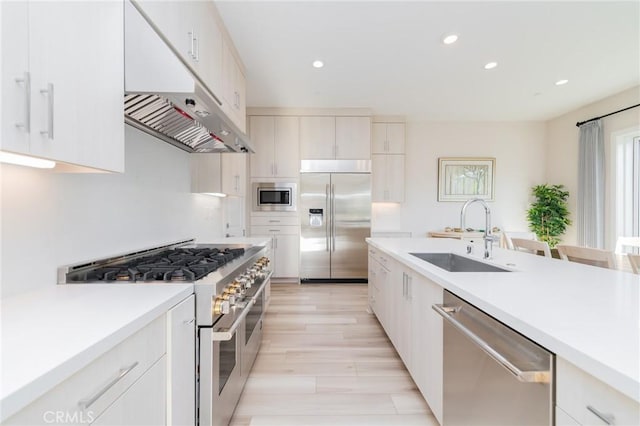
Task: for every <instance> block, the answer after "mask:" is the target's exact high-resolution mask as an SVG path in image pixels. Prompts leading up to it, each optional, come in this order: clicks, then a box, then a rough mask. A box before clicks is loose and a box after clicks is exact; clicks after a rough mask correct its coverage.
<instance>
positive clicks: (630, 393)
mask: <svg viewBox="0 0 640 426" xmlns="http://www.w3.org/2000/svg"><path fill="white" fill-rule="evenodd" d="M368 242H369V247H370V271H371V270H372V268H371V262H372V257H371V255H372V254H373V255H375V253H381V254H382V256H383V257H382V260H383V263H384V262H387V260H386V259H385V258H387V259H389V260H388V263H391V264H392V266H391V267H387V268H386V272H385V271H383V272H384V273H385V274H388V275H389V276H390V277H394V276H397V273H396V274H395V275H394V272H393V270H392V269H393V266H394V265H395V266H396V267H397V268H400V269H402V270H404V271H407V272H403V273H402V274H403V275H402V281H403V287H404V285H405V280H406V278H405V277H406V276H408V274H414V275H416V276H418V277H420V278H421V279H424V280H425V282H428V283H429V284H430V285H432V286H434V287H435V288H436V289H438V291H439V292H441V289H446V290H449V291H450V292H452V293H454V294H456V295H457V296H459V297H460V298H462V299H464V300H466V301H467V302H469V303H471V304H472V305H475V306H476V307H478V308H479V309H481V310H482V311H484V312H486V313H487V314H489V315H491V316H492V317H494V318H496V319H498V320H499V321H501V322H503V323H504V324H506V325H508V326H509V327H511V328H512V329H514V330H516V331H518V332H519V333H521V334H523V335H524V336H526V337H528V338H529V339H531V340H533V341H534V342H536V343H538V344H539V345H541V346H543V347H545V348H546V349H548V350H549V351H551V352H553V353H554V354H555V355H556V357H557V360H558V361H559V364H562V363H564V362H565V361H566V362H568V363H569V364H570V365H573V366H575V367H577V368H578V369H579V370H580V371H582V372H586V373H588V375H590V376H592V377H593V378H595V379H597V380H598V381H600V382H602V383H603V384H606V385H607V386H608V387H610V388H612V390H615V391H616V392H619V393H620V394H621V395H624V397H625V398H628V400H629V401H631V402H633V403H634V404H633V405H634V407H632V410H637V409H638V408H637V407H640V405H637V404H638V402H640V365H639V364H640V362H639V359H640V327H639V308H638V306H639V299H640V277H639V276H637V275H633V274H630V273H627V272H621V271H615V270H608V269H603V268H596V267H592V266H586V265H581V264H576V263H570V262H566V261H561V260H556V259H548V258H544V257H541V256H534V255H531V254H528V253H523V252H516V251H510V250H504V249H500V248H494V250H493V257H492V259H491V260H489V261H487V263H490V264H493V265H495V266H498V267H501V268H504V269H508V270H510V271H511V272H447V271H446V270H444V269H441V268H439V267H436V266H434V265H432V264H430V263H427V262H425V261H423V260H421V259H419V258H418V257H415V256H413V255H411V254H410V253H430V252H431V253H435V252H440V253H445V252H452V253H456V254H460V255H462V256H469V257H471V258H473V259H475V260H479V261H484V260H483V259H482V253H481V252H482V251H481V250H479V249H478V248H474V252H473V253H471V254H470V255H467V254H466V247H467V244H465V243H464V242H461V241H456V240H451V239H431V238H416V239H401V238H398V239H396V238H370V239H368ZM373 274H374V275H376V271H375V268H374V269H373ZM378 275H380V274H378ZM399 280H400V278H395V281H399ZM374 281H375V278H374ZM388 283H389V286H392V285H394V279H393V278H392V279H391V280H388ZM419 284H422V281H421V282H420V283H419ZM395 285H396V289H395V290H392V293H391V294H390V293H386V294H380V295H378V297H377V298H376V296H372V297H373V303H374V304H377V305H380V304H381V303H383V302H388V300H381V299H382V297H380V296H385V297H384V298H385V299H389V298H393V297H396V296H393V292H396V293H397V292H399V291H400V290H398V288H399V287H398V285H399V284H397V283H396V284H395ZM370 286H371V282H370ZM418 290H420V289H413V290H411V292H412V293H413V292H415V293H416V294H418V295H419V294H421V293H420V292H419V291H418ZM403 293H407V294H408V293H409V290H405V289H404V288H403ZM416 297H417V296H415V297H414V296H413V294H412V295H411V297H410V298H409V299H414V300H415V299H416ZM396 298H397V297H396ZM370 299H371V297H370ZM438 303H442V302H441V301H439V302H438ZM414 306H415V302H414ZM421 309H422V310H423V311H424V310H425V307H424V306H423V307H421ZM375 311H376V308H375V307H374V312H375ZM432 314H433V315H435V313H434V312H431V313H429V314H428V315H432ZM397 315H407V314H406V309H404V308H401V309H400V312H399V313H398V314H397ZM397 315H396V316H397ZM408 315H409V318H410V317H411V314H408ZM414 316H415V313H414ZM384 325H385V324H384V322H383V326H384ZM387 328H388V327H385V329H387ZM414 328H415V327H414ZM391 329H392V330H393V326H391ZM387 332H388V333H389V331H387ZM390 337H392V341H393V340H394V338H393V336H390ZM404 340H405V341H406V339H404ZM398 341H400V342H403V339H399V340H398ZM414 341H415V339H414ZM395 343H396V342H394V344H395ZM396 347H398V346H396ZM399 352H400V355H401V356H402V350H401V349H399ZM415 354H416V352H415V351H414V356H413V358H414V362H413V364H416V362H415V358H416V356H415ZM437 355H438V354H435V356H436V358H435V359H436V361H437V360H438V358H437ZM439 356H440V358H439V359H440V360H441V359H442V358H441V357H442V354H441V353H440V354H439ZM405 363H406V361H405ZM408 367H409V366H408ZM409 370H410V371H411V370H412V368H409ZM416 382H417V383H418V385H420V384H419V380H416ZM559 386H560V385H559ZM559 390H560V389H559ZM559 390H558V391H559ZM440 392H441V390H440ZM436 393H437V392H436ZM423 394H424V391H423ZM426 399H427V402H429V403H430V405H432V402H430V401H429V397H426ZM558 399H559V398H557V399H556V400H558ZM437 402H438V401H436V404H435V405H438V404H437ZM440 403H441V402H440ZM432 408H434V407H433V406H432ZM434 412H435V413H436V414H437V412H438V407H435V409H434ZM636 414H637V413H636ZM636 418H638V417H636ZM439 420H441V419H439ZM584 421H585V422H586V420H584Z"/></svg>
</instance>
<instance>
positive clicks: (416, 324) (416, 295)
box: [409, 273, 443, 424]
mask: <svg viewBox="0 0 640 426" xmlns="http://www.w3.org/2000/svg"><path fill="white" fill-rule="evenodd" d="M411 276H412V278H411V289H410V292H411V296H412V300H411V303H412V308H411V324H412V328H411V335H412V338H411V341H412V347H411V351H412V352H411V353H412V355H411V367H410V369H409V372H410V373H411V377H413V381H414V382H415V383H416V385H417V386H418V389H420V392H421V393H422V395H423V396H424V398H425V400H426V401H427V403H428V404H429V407H430V408H431V411H432V412H433V414H434V416H435V417H436V419H438V421H439V422H440V424H442V392H443V378H442V372H443V359H442V357H443V337H442V317H440V316H439V315H438V314H437V313H436V312H435V311H434V310H433V309H432V308H431V306H433V305H434V304H436V303H442V287H440V286H439V285H438V284H436V283H434V282H432V281H430V280H428V279H426V278H424V277H423V276H421V275H420V274H417V273H412V275H411Z"/></svg>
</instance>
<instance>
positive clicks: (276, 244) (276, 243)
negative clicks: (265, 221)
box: [273, 237, 278, 249]
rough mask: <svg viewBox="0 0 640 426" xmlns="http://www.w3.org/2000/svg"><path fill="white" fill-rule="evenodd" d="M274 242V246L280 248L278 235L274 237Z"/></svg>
mask: <svg viewBox="0 0 640 426" xmlns="http://www.w3.org/2000/svg"><path fill="white" fill-rule="evenodd" d="M273 242H274V247H273V248H275V249H277V248H278V237H273Z"/></svg>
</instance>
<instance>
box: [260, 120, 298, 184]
mask: <svg viewBox="0 0 640 426" xmlns="http://www.w3.org/2000/svg"><path fill="white" fill-rule="evenodd" d="M299 127H300V126H299V118H298V117H285V116H282V117H280V116H278V117H272V116H252V117H250V118H249V134H250V136H251V141H252V142H253V145H254V149H255V151H256V152H255V154H251V177H254V178H255V177H261V178H262V177H264V178H274V177H291V178H297V177H298V172H299V170H300V154H299V150H298V145H299V144H298V134H299Z"/></svg>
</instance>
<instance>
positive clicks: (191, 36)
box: [187, 30, 196, 59]
mask: <svg viewBox="0 0 640 426" xmlns="http://www.w3.org/2000/svg"><path fill="white" fill-rule="evenodd" d="M187 37H189V51H188V52H187V54H188V55H189V56H191V59H195V58H196V56H195V45H194V42H195V40H196V37H195V33H194V31H193V30H191V31H189V32H188V33H187Z"/></svg>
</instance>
